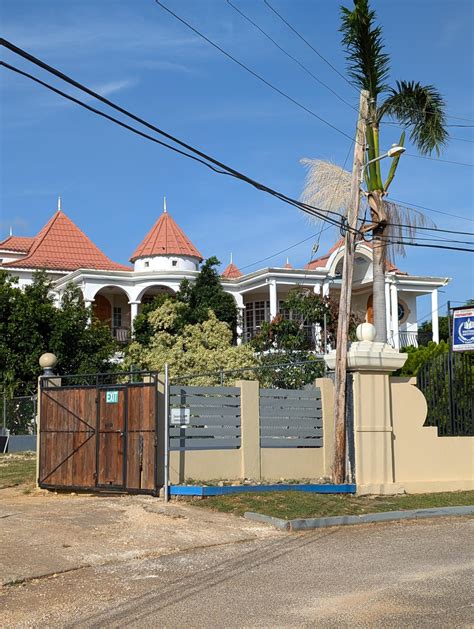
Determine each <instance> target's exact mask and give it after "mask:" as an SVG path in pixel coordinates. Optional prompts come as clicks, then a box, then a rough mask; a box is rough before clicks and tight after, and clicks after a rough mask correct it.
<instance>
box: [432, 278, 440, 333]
mask: <svg viewBox="0 0 474 629" xmlns="http://www.w3.org/2000/svg"><path fill="white" fill-rule="evenodd" d="M431 327H432V330H433V341H434V342H435V343H439V321H438V289H437V288H435V289H434V290H433V291H432V293H431Z"/></svg>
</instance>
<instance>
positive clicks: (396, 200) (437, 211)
mask: <svg viewBox="0 0 474 629" xmlns="http://www.w3.org/2000/svg"><path fill="white" fill-rule="evenodd" d="M390 200H391V201H394V202H395V203H400V204H401V205H407V206H409V207H410V206H411V207H415V208H420V209H421V210H426V211H427V212H435V213H436V214H443V215H445V216H449V217H450V218H459V219H461V220H464V221H469V222H471V223H474V219H472V218H468V217H467V216H459V215H458V214H451V213H450V212H443V211H442V210H435V209H434V208H431V207H426V206H424V205H417V204H416V203H408V201H400V200H399V199H394V198H392V199H389V201H390ZM423 229H429V228H427V227H424V228H423ZM443 231H447V230H443ZM452 233H466V232H452Z"/></svg>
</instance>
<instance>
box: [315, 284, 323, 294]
mask: <svg viewBox="0 0 474 629" xmlns="http://www.w3.org/2000/svg"><path fill="white" fill-rule="evenodd" d="M313 293H314V294H315V295H320V294H321V284H315V285H314V286H313Z"/></svg>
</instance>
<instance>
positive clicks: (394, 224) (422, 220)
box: [384, 199, 436, 261]
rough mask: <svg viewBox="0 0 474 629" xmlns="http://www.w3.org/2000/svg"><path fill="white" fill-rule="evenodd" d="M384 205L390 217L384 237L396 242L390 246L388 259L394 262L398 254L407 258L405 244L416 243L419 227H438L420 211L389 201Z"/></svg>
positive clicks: (385, 201)
mask: <svg viewBox="0 0 474 629" xmlns="http://www.w3.org/2000/svg"><path fill="white" fill-rule="evenodd" d="M384 203H385V209H386V211H387V216H388V225H387V227H386V228H385V233H384V237H386V238H387V240H389V241H394V242H390V244H389V245H388V251H387V254H388V255H387V257H388V259H389V260H391V261H393V260H394V259H395V256H396V255H397V254H398V255H401V256H403V257H405V255H406V251H405V243H409V242H414V240H415V238H416V234H417V228H418V227H436V224H435V223H434V222H433V221H432V220H431V219H430V218H428V217H427V216H425V215H424V214H423V213H422V212H419V211H418V210H415V209H413V208H408V207H406V206H404V205H400V204H399V203H394V202H393V201H388V200H387V199H384ZM401 225H405V226H406V227H401Z"/></svg>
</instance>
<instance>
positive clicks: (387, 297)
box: [385, 279, 398, 339]
mask: <svg viewBox="0 0 474 629" xmlns="http://www.w3.org/2000/svg"><path fill="white" fill-rule="evenodd" d="M397 309H398V306H397ZM390 310H391V308H390V284H389V283H388V282H387V279H385V315H386V320H387V338H388V339H389V338H391V336H392V317H391V316H390Z"/></svg>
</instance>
